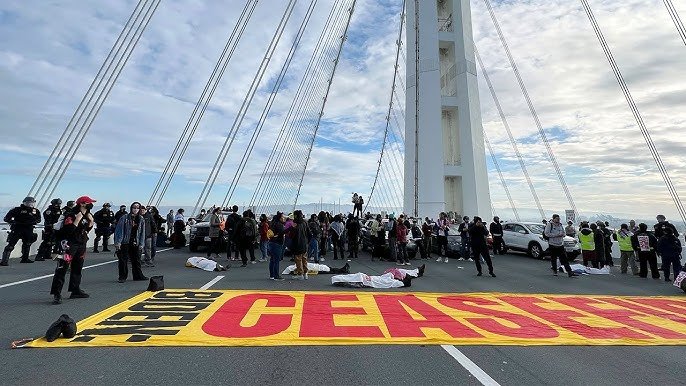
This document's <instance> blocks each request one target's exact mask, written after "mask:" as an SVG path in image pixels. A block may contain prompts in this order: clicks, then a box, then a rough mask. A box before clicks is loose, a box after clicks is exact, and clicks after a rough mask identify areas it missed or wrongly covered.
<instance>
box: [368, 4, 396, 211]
mask: <svg viewBox="0 0 686 386" xmlns="http://www.w3.org/2000/svg"><path fill="white" fill-rule="evenodd" d="M405 2H406V0H403V3H402V6H401V11H400V27H399V29H398V40H396V45H397V46H398V47H397V48H396V51H395V65H393V82H392V83H391V97H390V101H389V102H388V112H387V113H386V127H385V129H384V133H383V142H382V144H381V152H380V153H381V154H380V155H379V162H378V166H377V168H376V175H375V176H374V183H372V189H371V191H370V193H369V196H368V197H367V205H365V207H364V211H367V207H369V203H371V201H372V197H373V196H374V189H375V188H376V182H377V181H378V180H379V172H380V171H381V161H382V160H383V155H384V150H386V139H387V138H388V127H389V126H390V125H391V109H392V108H393V95H394V94H395V87H396V80H397V79H398V67H399V65H398V62H399V61H400V41H401V40H402V38H403V27H404V25H405Z"/></svg>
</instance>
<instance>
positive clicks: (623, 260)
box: [615, 224, 638, 276]
mask: <svg viewBox="0 0 686 386" xmlns="http://www.w3.org/2000/svg"><path fill="white" fill-rule="evenodd" d="M633 235H634V234H633V233H632V232H631V230H629V225H627V224H622V225H621V226H620V229H619V231H618V232H617V233H615V237H616V238H617V243H618V244H619V254H620V257H619V269H620V272H621V273H622V274H626V272H627V268H628V265H631V273H632V274H633V275H635V276H636V275H638V266H636V253H635V252H634V247H633V246H632V245H631V238H632V237H633Z"/></svg>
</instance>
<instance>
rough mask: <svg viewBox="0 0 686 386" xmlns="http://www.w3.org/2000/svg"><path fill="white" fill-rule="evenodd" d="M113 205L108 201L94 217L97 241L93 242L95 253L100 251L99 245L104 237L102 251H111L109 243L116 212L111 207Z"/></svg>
mask: <svg viewBox="0 0 686 386" xmlns="http://www.w3.org/2000/svg"><path fill="white" fill-rule="evenodd" d="M111 207H112V205H111V204H110V203H109V202H106V203H105V205H103V206H102V209H100V210H99V211H97V212H95V214H94V215H93V219H94V220H95V241H94V243H93V253H98V252H100V251H98V245H99V244H100V239H101V238H102V239H103V241H102V251H103V252H109V251H110V250H109V249H108V248H107V243H108V241H109V239H110V235H111V234H112V225H113V224H114V212H112V210H111V209H110V208H111Z"/></svg>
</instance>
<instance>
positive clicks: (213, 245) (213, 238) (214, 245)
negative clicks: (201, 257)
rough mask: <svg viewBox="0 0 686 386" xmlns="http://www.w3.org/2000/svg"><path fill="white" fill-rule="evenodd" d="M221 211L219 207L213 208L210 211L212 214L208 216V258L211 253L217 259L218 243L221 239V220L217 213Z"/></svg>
mask: <svg viewBox="0 0 686 386" xmlns="http://www.w3.org/2000/svg"><path fill="white" fill-rule="evenodd" d="M220 213H221V209H220V208H214V210H213V211H212V216H210V226H209V235H208V236H209V237H210V245H209V246H208V247H207V258H208V259H210V258H212V254H214V255H215V258H217V259H219V245H220V240H221V238H220V237H221V233H222V230H221V224H222V220H221V218H220V217H219V214H220Z"/></svg>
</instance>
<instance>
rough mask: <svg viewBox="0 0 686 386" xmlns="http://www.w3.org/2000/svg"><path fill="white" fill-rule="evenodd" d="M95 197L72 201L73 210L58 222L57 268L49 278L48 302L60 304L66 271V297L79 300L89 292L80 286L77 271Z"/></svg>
mask: <svg viewBox="0 0 686 386" xmlns="http://www.w3.org/2000/svg"><path fill="white" fill-rule="evenodd" d="M94 202H95V200H93V199H92V198H90V197H88V196H82V197H79V198H78V199H77V200H76V205H77V206H76V208H75V210H73V211H71V212H69V213H66V214H65V215H64V220H63V222H62V223H61V224H60V225H61V226H60V229H59V230H58V231H57V232H56V233H55V236H56V238H57V240H58V243H59V244H58V245H59V248H60V252H61V254H60V255H59V256H61V258H59V259H57V268H55V274H54V275H53V277H52V285H51V286H50V295H52V296H53V299H52V304H60V303H62V287H64V279H65V276H66V274H67V270H69V287H68V290H69V292H71V296H69V298H70V299H83V298H87V297H89V295H88V294H87V293H86V292H84V291H83V290H82V289H81V272H82V270H83V262H84V259H85V258H86V243H87V242H88V233H89V232H90V231H91V229H93V225H94V223H95V220H94V219H93V215H91V209H93V203H94Z"/></svg>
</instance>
